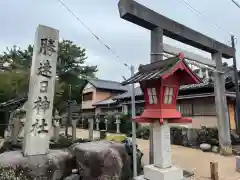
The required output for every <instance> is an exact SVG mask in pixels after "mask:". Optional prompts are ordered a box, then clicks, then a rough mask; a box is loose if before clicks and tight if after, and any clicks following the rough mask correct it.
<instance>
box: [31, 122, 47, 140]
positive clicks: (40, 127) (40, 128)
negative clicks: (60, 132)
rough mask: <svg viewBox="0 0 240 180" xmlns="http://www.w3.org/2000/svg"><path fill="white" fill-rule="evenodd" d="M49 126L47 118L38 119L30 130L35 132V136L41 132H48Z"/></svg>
mask: <svg viewBox="0 0 240 180" xmlns="http://www.w3.org/2000/svg"><path fill="white" fill-rule="evenodd" d="M47 127H48V124H47V122H46V119H41V121H40V120H39V119H36V122H35V123H34V124H32V129H31V131H30V132H31V133H33V135H34V136H37V135H38V134H41V133H48V129H47Z"/></svg>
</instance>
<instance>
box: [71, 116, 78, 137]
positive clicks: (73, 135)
mask: <svg viewBox="0 0 240 180" xmlns="http://www.w3.org/2000/svg"><path fill="white" fill-rule="evenodd" d="M77 122H78V119H72V139H73V140H76V139H77Z"/></svg>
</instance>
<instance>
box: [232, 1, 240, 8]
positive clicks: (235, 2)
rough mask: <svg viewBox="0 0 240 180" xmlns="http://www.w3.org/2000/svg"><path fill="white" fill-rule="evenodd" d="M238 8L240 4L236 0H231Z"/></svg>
mask: <svg viewBox="0 0 240 180" xmlns="http://www.w3.org/2000/svg"><path fill="white" fill-rule="evenodd" d="M231 1H232V2H233V3H234V4H235V5H236V6H237V7H238V8H240V4H239V3H238V2H237V1H235V0H231Z"/></svg>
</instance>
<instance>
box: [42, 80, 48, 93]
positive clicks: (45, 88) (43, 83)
mask: <svg viewBox="0 0 240 180" xmlns="http://www.w3.org/2000/svg"><path fill="white" fill-rule="evenodd" d="M47 90H48V81H41V82H40V92H41V93H45V92H47Z"/></svg>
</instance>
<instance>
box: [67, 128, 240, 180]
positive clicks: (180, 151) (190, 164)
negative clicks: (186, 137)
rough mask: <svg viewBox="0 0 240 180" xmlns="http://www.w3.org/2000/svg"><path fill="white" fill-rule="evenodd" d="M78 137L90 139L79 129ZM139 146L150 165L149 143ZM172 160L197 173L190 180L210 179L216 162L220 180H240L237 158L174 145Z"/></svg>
mask: <svg viewBox="0 0 240 180" xmlns="http://www.w3.org/2000/svg"><path fill="white" fill-rule="evenodd" d="M70 132H71V130H70ZM70 132H69V133H70ZM77 137H78V138H88V130H83V129H77ZM94 137H99V133H98V132H96V131H94ZM137 144H138V146H139V148H140V149H141V151H142V152H143V153H144V157H143V164H145V165H146V164H148V153H149V151H148V147H149V141H148V140H143V139H137ZM172 159H173V164H174V165H175V166H178V167H181V168H184V169H185V170H188V171H193V172H194V173H195V176H194V177H193V178H190V179H196V180H207V179H210V178H209V177H210V162H212V161H215V162H218V167H219V169H218V171H219V176H220V179H219V180H240V173H239V172H237V171H236V170H235V164H236V160H235V156H231V157H223V156H220V155H219V154H214V153H207V152H202V151H201V150H197V149H191V148H186V147H182V146H175V145H173V146H172Z"/></svg>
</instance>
